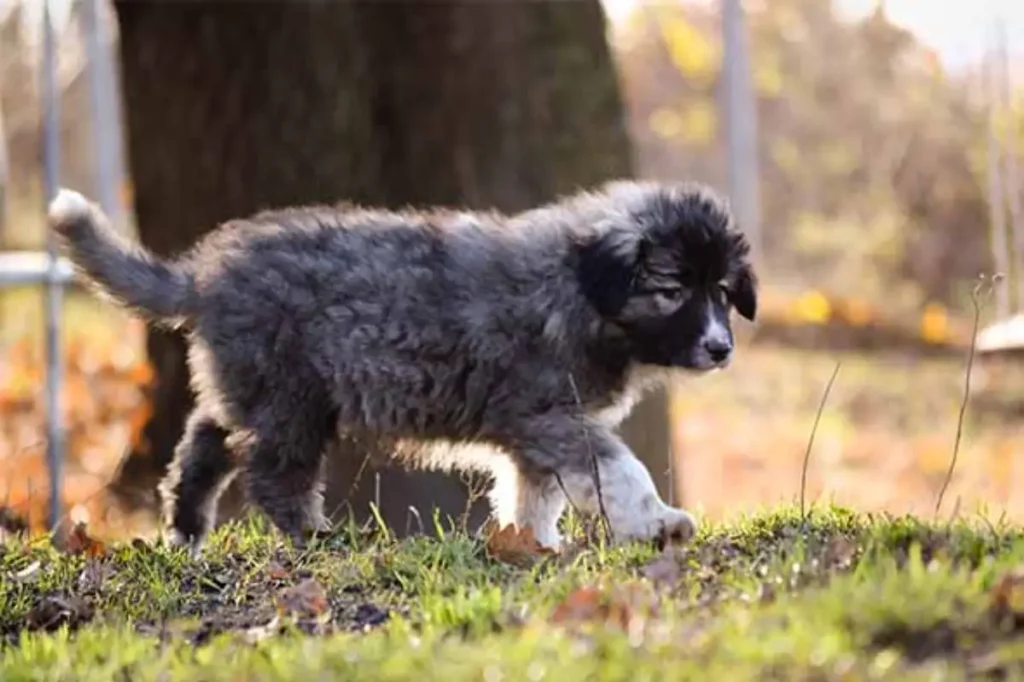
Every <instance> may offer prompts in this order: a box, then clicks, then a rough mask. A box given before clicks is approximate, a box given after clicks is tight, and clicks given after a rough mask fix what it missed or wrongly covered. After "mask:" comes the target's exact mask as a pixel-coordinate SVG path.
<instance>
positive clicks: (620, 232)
mask: <svg viewBox="0 0 1024 682" xmlns="http://www.w3.org/2000/svg"><path fill="white" fill-rule="evenodd" d="M605 191H606V195H607V198H608V199H609V203H608V204H607V210H606V212H605V213H604V214H603V215H602V216H601V220H600V223H601V224H600V225H599V226H598V228H597V229H596V232H595V234H594V236H592V237H591V238H590V239H589V240H587V241H585V242H584V243H583V244H581V245H580V249H579V259H578V269H577V271H578V276H579V280H580V285H581V287H582V289H583V292H584V295H585V296H586V297H587V298H588V300H589V301H590V302H591V304H592V305H593V306H594V308H595V309H596V310H597V311H598V313H599V314H600V315H601V316H602V318H604V319H605V321H606V322H608V323H610V325H612V326H613V327H614V328H616V329H617V330H619V332H620V333H621V334H622V335H623V336H624V337H625V339H627V341H628V342H629V347H630V353H631V355H632V357H633V359H634V360H635V361H637V362H640V363H643V364H652V365H660V366H665V367H681V368H686V369H695V370H707V369H713V368H716V367H721V366H724V365H725V364H726V363H727V362H728V361H729V358H730V357H731V354H732V347H733V337H732V330H731V327H730V324H729V310H730V308H735V309H736V311H737V312H738V313H739V314H740V315H741V316H742V317H744V318H746V319H747V320H750V321H753V320H754V319H755V317H756V315H757V280H756V277H755V275H754V271H753V268H752V267H751V264H750V262H749V260H748V256H749V252H750V247H749V244H748V243H747V240H746V238H745V237H744V236H743V234H742V233H740V232H738V231H737V230H736V229H735V227H734V225H733V219H732V216H731V214H730V212H729V209H728V207H727V205H726V204H725V202H724V201H722V200H721V199H719V198H718V197H717V196H716V195H715V194H714V193H713V192H712V191H711V190H710V189H708V188H706V187H703V186H700V185H695V184H682V185H657V184H653V183H651V184H648V183H613V184H611V185H609V186H607V187H606V190H605Z"/></svg>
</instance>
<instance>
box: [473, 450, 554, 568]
mask: <svg viewBox="0 0 1024 682" xmlns="http://www.w3.org/2000/svg"><path fill="white" fill-rule="evenodd" d="M491 474H492V475H493V476H494V487H493V488H491V492H490V495H489V497H490V502H491V513H492V514H493V516H494V519H495V521H497V523H498V526H499V527H500V528H503V527H505V526H507V525H509V524H511V525H513V526H515V527H517V528H525V527H527V526H529V527H530V528H532V529H533V533H534V537H536V538H537V542H538V543H540V544H541V545H542V546H544V547H549V548H551V549H555V550H558V549H560V548H561V545H562V536H561V534H560V533H559V532H558V520H559V519H560V518H561V516H562V512H563V511H564V510H565V494H564V493H563V492H562V489H561V487H559V485H558V480H557V479H556V478H555V477H554V476H550V475H543V474H537V475H527V473H526V472H525V471H523V470H522V469H521V468H520V467H519V466H517V465H516V463H514V462H513V461H512V460H511V459H506V458H501V459H495V461H494V462H493V463H492V465H491Z"/></svg>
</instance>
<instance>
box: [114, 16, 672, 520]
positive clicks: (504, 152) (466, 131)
mask: <svg viewBox="0 0 1024 682" xmlns="http://www.w3.org/2000/svg"><path fill="white" fill-rule="evenodd" d="M243 5H244V6H243ZM115 6H116V8H117V12H118V19H119V22H120V39H121V55H122V70H123V78H122V82H123V84H124V85H123V87H124V97H125V105H126V123H127V130H128V147H129V159H130V163H131V172H132V177H133V183H134V189H135V200H136V207H135V208H136V219H137V223H138V225H139V231H140V237H141V239H142V241H143V242H144V243H146V244H147V245H148V246H149V247H151V248H152V249H154V250H155V251H156V252H158V253H161V254H172V253H175V252H177V251H180V250H182V249H184V248H186V247H187V246H189V245H190V244H191V243H192V242H193V241H194V240H195V239H196V237H198V236H199V235H200V234H202V233H203V232H205V231H206V230H208V229H210V228H211V227H213V226H214V225H216V224H217V223H218V222H220V221H223V220H225V219H228V218H231V217H236V216H243V215H246V214H249V213H252V212H253V211H256V210H259V209H262V208H267V207H273V206H283V205H288V204H297V203H308V202H320V201H336V200H338V199H342V198H344V199H350V200H353V201H356V202H364V203H368V204H378V205H386V206H401V205H403V204H404V205H408V204H413V205H427V204H462V205H465V206H470V207H480V208H483V207H490V206H495V207H498V208H501V209H505V210H516V209H522V208H525V207H529V206H531V205H534V204H536V203H539V202H542V201H546V200H549V199H551V198H553V197H555V196H556V195H557V194H560V193H565V192H569V191H572V190H574V189H576V188H577V187H581V186H587V185H590V184H593V183H596V182H599V181H601V180H604V179H607V178H609V177H613V176H626V175H629V174H630V172H631V159H630V150H629V144H628V139H627V137H626V132H625V124H624V121H623V114H622V107H621V103H620V100H619V93H618V87H617V82H616V78H615V72H614V69H613V66H612V62H611V57H610V54H609V51H608V47H607V45H606V42H605V32H604V31H605V27H604V20H603V15H602V12H601V9H600V6H599V3H598V2H597V0H588V1H587V2H573V3H532V2H505V3H487V4H484V3H406V4H396V3H340V2H339V3H318V2H308V3H301V2H294V0H289V1H288V2H283V1H276V0H262V1H260V2H246V3H241V2H233V3H219V2H212V1H209V2H194V3H151V2H139V1H138V0H118V1H117V2H115ZM147 347H148V352H149V354H150V358H151V360H152V362H153V364H154V366H155V370H156V375H157V385H156V387H155V391H154V395H153V401H154V411H153V417H152V419H151V420H150V422H149V424H148V425H147V426H146V428H145V433H144V442H143V443H142V444H141V445H140V446H139V447H138V448H137V449H136V450H135V451H133V452H131V453H129V455H128V456H127V457H126V458H125V461H124V463H123V466H122V469H121V471H120V475H119V476H118V477H117V480H116V481H115V483H114V484H113V489H114V490H115V491H116V492H118V493H119V496H120V497H121V498H122V499H123V500H125V501H127V502H129V503H130V504H147V505H148V504H152V503H153V502H154V498H153V490H154V485H155V482H156V480H157V479H158V478H159V477H160V476H162V474H163V471H164V469H165V467H166V465H167V463H168V461H169V460H170V457H171V454H172V452H173V448H174V444H175V443H176V441H177V439H178V437H179V436H180V434H181V429H182V422H183V418H184V415H185V414H186V412H187V411H188V409H189V407H190V403H191V396H190V394H189V391H188V387H187V370H186V367H185V364H184V354H183V342H182V340H181V338H180V337H179V336H178V335H176V334H168V333H162V332H157V331H152V332H150V335H149V340H148V346H147ZM639 412H640V413H642V414H639V415H636V416H634V418H633V420H632V421H633V422H634V423H637V424H641V425H642V426H641V428H640V430H639V431H640V432H642V433H644V434H645V435H647V436H650V435H651V434H657V433H660V432H665V431H666V424H665V422H666V417H665V415H666V411H665V406H664V401H654V402H651V403H649V404H646V405H644V406H642V407H641V409H640V410H639ZM654 441H658V439H657V438H654ZM658 442H659V444H657V445H655V446H654V447H653V448H650V449H649V450H650V451H649V452H644V453H642V454H644V455H648V456H649V457H650V458H651V459H653V461H655V462H660V463H655V464H652V472H654V473H658V472H660V471H663V470H664V468H665V466H664V459H665V452H664V448H663V446H662V445H661V444H660V443H666V442H667V438H666V439H662V440H661V441H658ZM341 449H342V450H343V452H340V453H332V456H331V458H330V462H331V464H332V469H331V470H330V471H329V474H328V478H329V485H328V491H327V498H328V500H327V504H328V509H332V508H338V507H340V506H341V505H343V504H345V503H346V502H347V503H348V505H350V506H351V509H352V510H353V511H354V512H355V513H356V514H357V515H358V516H360V517H364V516H365V515H366V512H367V509H368V505H369V503H370V502H373V501H376V502H378V503H379V504H380V506H381V513H382V515H383V516H384V518H385V520H386V521H388V522H389V524H391V525H392V526H393V527H394V528H395V529H396V530H397V531H398V532H400V533H401V532H404V531H406V530H418V528H419V523H420V522H419V520H417V516H418V517H419V519H422V521H423V525H424V526H425V527H426V528H427V529H430V528H431V527H432V523H431V522H430V515H431V513H432V510H431V508H432V507H435V506H436V507H438V508H439V510H440V513H441V515H442V518H443V517H445V516H450V517H453V518H460V517H462V516H463V514H464V512H466V510H467V509H469V508H470V507H472V513H470V514H469V518H468V520H469V523H470V525H475V524H476V523H478V522H479V521H480V520H481V519H482V518H483V515H484V514H485V513H486V506H485V505H484V504H483V503H482V502H481V501H479V500H476V501H473V500H469V499H468V497H467V493H466V487H465V486H464V485H463V484H462V483H461V482H460V481H459V480H458V479H456V478H453V477H448V476H443V475H440V474H432V473H422V472H404V471H400V470H398V469H396V468H394V467H392V466H390V465H386V464H381V463H379V462H378V461H377V458H371V460H370V465H369V466H364V462H365V460H366V459H367V456H368V453H367V451H366V450H365V448H364V447H362V446H361V445H360V444H355V443H347V444H344V445H343V446H342V448H341ZM360 474H362V475H361V476H360ZM378 475H379V477H380V479H379V481H378V480H377V478H376V476H378ZM357 476H359V477H360V480H359V481H357V483H358V487H356V489H355V491H354V493H353V494H352V495H351V498H350V499H348V498H349V493H350V492H351V491H352V489H353V483H354V481H355V479H356V478H357ZM378 491H379V494H378ZM233 494H234V500H235V502H236V503H237V501H238V495H237V490H236V491H233ZM470 502H473V504H472V505H470V504H469V503H470ZM410 506H412V507H416V509H417V512H416V513H411V512H410V511H409V507H410ZM231 507H232V505H231V504H228V505H226V508H228V509H231ZM231 511H232V513H233V511H234V510H233V509H231Z"/></svg>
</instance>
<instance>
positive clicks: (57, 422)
mask: <svg viewBox="0 0 1024 682" xmlns="http://www.w3.org/2000/svg"><path fill="white" fill-rule="evenodd" d="M55 42H56V41H55V38H54V30H53V22H52V20H51V16H50V3H49V0H43V60H42V87H41V90H42V95H43V116H44V119H43V186H44V190H45V194H46V203H47V206H48V205H49V203H50V202H51V201H52V200H53V199H54V197H56V196H57V189H58V175H59V173H60V93H59V91H58V88H57V54H56V45H55ZM46 255H47V273H46V274H47V278H46V305H45V311H46V460H47V465H48V467H49V470H50V519H49V525H50V529H51V530H56V528H57V525H58V523H59V522H60V518H61V466H62V464H63V454H64V447H63V446H64V434H63V428H62V426H63V425H62V423H61V421H62V419H61V413H60V382H61V377H62V375H63V373H64V368H63V366H62V365H63V362H62V361H63V358H62V357H61V352H60V307H61V295H62V293H63V291H62V287H61V283H60V281H59V279H58V277H59V272H58V268H59V261H58V256H57V249H56V243H55V242H54V239H53V236H52V235H51V234H50V232H49V231H47V234H46Z"/></svg>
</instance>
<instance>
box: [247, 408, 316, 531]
mask: <svg viewBox="0 0 1024 682" xmlns="http://www.w3.org/2000/svg"><path fill="white" fill-rule="evenodd" d="M264 414H265V415H267V417H265V418H264V420H263V421H262V423H260V424H259V425H258V428H256V429H254V430H252V431H251V432H250V433H249V434H248V437H247V442H246V450H247V457H246V465H245V472H244V476H245V479H244V484H245V489H246V493H247V495H248V498H249V500H250V501H251V502H252V503H254V504H255V505H256V506H258V507H259V508H260V509H261V510H262V511H263V512H264V513H265V514H267V516H269V517H270V519H271V521H273V523H274V525H275V526H277V528H278V530H280V531H281V532H282V533H284V534H285V535H287V536H288V537H289V538H291V540H292V542H293V544H294V545H295V546H297V547H301V546H304V545H305V533H306V531H309V530H323V529H326V526H327V524H326V519H325V517H324V514H323V497H322V493H321V490H320V486H321V463H322V461H323V457H324V447H325V446H326V444H327V442H328V433H329V429H328V420H327V419H326V418H324V417H323V415H322V413H321V412H319V411H317V412H304V411H303V410H296V409H294V408H292V409H291V410H283V411H280V412H278V411H266V412H264Z"/></svg>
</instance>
